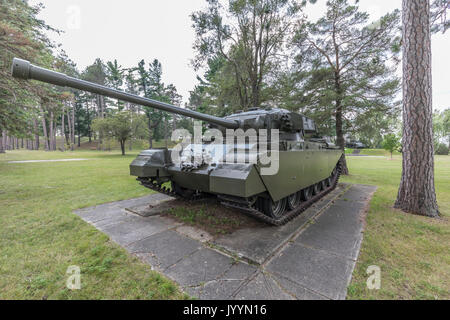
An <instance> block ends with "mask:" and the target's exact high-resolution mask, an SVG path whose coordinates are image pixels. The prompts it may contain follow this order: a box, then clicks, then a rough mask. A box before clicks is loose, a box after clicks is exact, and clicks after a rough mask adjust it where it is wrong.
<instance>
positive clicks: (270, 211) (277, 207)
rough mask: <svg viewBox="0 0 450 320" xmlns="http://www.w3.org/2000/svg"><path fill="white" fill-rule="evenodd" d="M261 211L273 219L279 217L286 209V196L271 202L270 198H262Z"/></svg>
mask: <svg viewBox="0 0 450 320" xmlns="http://www.w3.org/2000/svg"><path fill="white" fill-rule="evenodd" d="M262 202H263V212H264V213H265V214H266V215H267V216H269V217H271V218H274V219H279V218H281V217H282V216H283V214H284V213H285V211H286V202H287V201H286V198H283V199H281V200H278V201H275V202H273V201H272V199H267V198H264V199H263V201H262Z"/></svg>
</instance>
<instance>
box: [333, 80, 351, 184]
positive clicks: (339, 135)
mask: <svg viewBox="0 0 450 320" xmlns="http://www.w3.org/2000/svg"><path fill="white" fill-rule="evenodd" d="M339 80H340V76H339V72H338V71H336V72H335V78H334V86H335V90H336V93H337V94H338V95H340V94H341V91H342V89H341V84H340V81H339ZM335 107H336V145H338V146H339V147H340V148H341V150H342V151H343V152H344V156H343V157H342V162H341V165H342V168H341V174H344V175H347V174H348V167H347V160H346V159H345V139H344V130H343V127H342V101H341V99H340V98H339V97H338V98H337V99H336V101H335Z"/></svg>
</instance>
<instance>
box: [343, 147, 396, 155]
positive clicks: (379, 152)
mask: <svg viewBox="0 0 450 320" xmlns="http://www.w3.org/2000/svg"><path fill="white" fill-rule="evenodd" d="M351 153H353V149H350V148H345V154H351ZM360 154H363V155H366V156H382V157H390V156H391V154H390V153H389V151H387V150H384V149H361V151H360ZM399 154H400V153H399V152H398V151H394V152H393V155H399Z"/></svg>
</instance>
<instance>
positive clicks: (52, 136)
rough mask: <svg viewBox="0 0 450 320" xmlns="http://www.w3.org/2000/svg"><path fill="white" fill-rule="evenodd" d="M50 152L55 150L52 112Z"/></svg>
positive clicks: (51, 112)
mask: <svg viewBox="0 0 450 320" xmlns="http://www.w3.org/2000/svg"><path fill="white" fill-rule="evenodd" d="M49 129H50V150H51V151H54V150H55V149H53V147H54V141H53V139H54V131H53V111H50V126H49Z"/></svg>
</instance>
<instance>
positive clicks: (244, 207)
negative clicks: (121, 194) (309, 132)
mask: <svg viewBox="0 0 450 320" xmlns="http://www.w3.org/2000/svg"><path fill="white" fill-rule="evenodd" d="M341 171H342V163H341V160H339V162H338V164H337V166H336V175H335V176H334V177H333V180H332V181H331V185H330V186H329V187H328V188H326V189H324V190H322V191H321V192H320V193H318V194H316V195H315V196H313V197H312V198H311V199H309V200H308V201H303V202H301V203H300V205H299V206H298V207H297V208H295V209H293V210H290V211H287V212H286V213H285V214H284V215H283V216H282V217H280V218H279V219H274V218H272V217H269V216H267V215H266V214H264V213H263V212H262V211H260V210H258V209H257V208H256V206H255V204H252V205H250V204H248V203H246V202H244V201H239V202H238V201H229V200H226V198H225V197H222V198H221V197H218V199H219V201H220V204H222V205H224V206H226V207H229V208H233V209H238V210H241V211H244V212H245V213H247V214H248V215H250V216H252V217H254V218H256V219H258V220H260V221H262V222H265V223H267V224H270V225H274V226H282V225H284V224H286V223H288V222H289V221H291V220H292V219H294V218H295V217H297V216H298V215H300V213H302V212H303V211H305V210H306V209H307V208H309V207H310V206H311V205H312V204H313V203H315V202H317V201H318V200H320V199H321V198H322V197H324V196H325V195H327V194H328V193H330V192H331V191H332V190H334V189H335V188H336V186H337V184H338V182H339V177H340V175H341ZM136 180H137V181H139V182H140V184H141V185H143V186H144V187H146V188H149V189H151V190H154V191H156V192H159V193H163V194H166V195H168V196H171V197H174V198H177V199H180V200H184V201H196V200H202V199H205V198H207V197H206V195H205V194H203V193H197V194H194V195H193V196H192V197H190V198H186V197H183V196H180V195H178V194H177V193H175V192H174V191H173V190H172V189H171V188H167V187H162V186H161V184H158V183H156V182H155V181H151V180H150V181H149V180H148V179H143V178H137V179H136Z"/></svg>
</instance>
